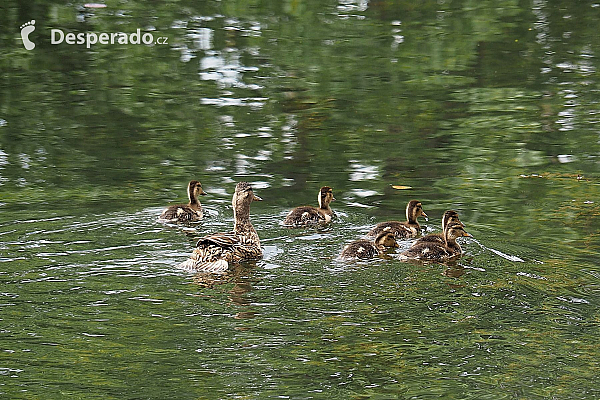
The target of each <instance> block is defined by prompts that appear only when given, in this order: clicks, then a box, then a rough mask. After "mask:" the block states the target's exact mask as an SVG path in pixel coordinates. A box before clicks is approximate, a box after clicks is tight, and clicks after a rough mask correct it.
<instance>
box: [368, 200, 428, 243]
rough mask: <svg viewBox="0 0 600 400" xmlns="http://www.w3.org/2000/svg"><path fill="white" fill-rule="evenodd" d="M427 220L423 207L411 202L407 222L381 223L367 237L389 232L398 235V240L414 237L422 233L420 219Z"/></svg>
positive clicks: (407, 210)
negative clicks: (418, 220) (418, 219)
mask: <svg viewBox="0 0 600 400" xmlns="http://www.w3.org/2000/svg"><path fill="white" fill-rule="evenodd" d="M421 216H422V217H424V218H425V219H427V214H425V211H423V205H422V204H421V202H420V201H418V200H411V201H409V202H408V204H407V205H406V221H405V222H400V221H387V222H380V223H378V224H377V225H375V227H374V228H373V229H371V230H370V231H369V233H368V234H367V236H377V235H378V234H379V233H381V232H383V231H389V232H393V233H395V234H396V237H397V238H407V237H414V236H417V235H418V234H420V233H421V225H419V223H418V222H417V218H418V217H421Z"/></svg>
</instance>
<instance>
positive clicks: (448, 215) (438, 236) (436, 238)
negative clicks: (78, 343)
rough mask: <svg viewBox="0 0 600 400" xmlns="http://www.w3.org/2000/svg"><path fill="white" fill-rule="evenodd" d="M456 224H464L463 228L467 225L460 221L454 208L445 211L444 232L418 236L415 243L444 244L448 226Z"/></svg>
mask: <svg viewBox="0 0 600 400" xmlns="http://www.w3.org/2000/svg"><path fill="white" fill-rule="evenodd" d="M454 224H460V225H462V227H463V228H464V227H465V225H464V224H463V223H462V222H460V219H459V218H458V213H457V212H456V211H454V210H448V211H446V212H445V213H444V215H442V232H441V233H430V234H429V235H426V236H423V237H421V238H418V239H417V240H416V241H415V243H414V244H419V243H426V242H433V243H440V244H444V243H445V239H444V231H445V230H446V227H447V226H448V225H454ZM414 244H413V245H414Z"/></svg>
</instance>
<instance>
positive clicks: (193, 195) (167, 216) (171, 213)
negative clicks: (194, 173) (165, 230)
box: [158, 181, 206, 222]
mask: <svg viewBox="0 0 600 400" xmlns="http://www.w3.org/2000/svg"><path fill="white" fill-rule="evenodd" d="M187 192H188V199H189V200H190V202H189V203H188V204H176V205H173V206H169V207H167V208H166V209H165V210H164V211H163V212H162V214H160V217H158V219H160V220H163V221H165V222H193V221H198V220H199V219H201V218H202V206H201V205H200V202H199V201H198V196H205V195H206V193H205V192H204V190H202V184H201V183H200V182H198V181H190V183H188V189H187Z"/></svg>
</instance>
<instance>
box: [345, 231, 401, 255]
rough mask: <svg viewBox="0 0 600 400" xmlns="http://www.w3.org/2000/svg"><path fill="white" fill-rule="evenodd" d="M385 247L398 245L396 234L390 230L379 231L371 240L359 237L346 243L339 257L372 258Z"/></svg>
mask: <svg viewBox="0 0 600 400" xmlns="http://www.w3.org/2000/svg"><path fill="white" fill-rule="evenodd" d="M386 247H399V246H398V243H396V235H394V234H393V233H392V232H381V233H380V234H379V235H377V237H376V238H375V239H374V240H373V241H372V242H371V241H369V240H365V239H361V240H356V241H354V242H352V243H350V244H348V245H346V247H344V250H342V254H340V259H343V260H348V259H352V258H373V257H375V256H378V255H380V254H383V252H384V251H385V248H386Z"/></svg>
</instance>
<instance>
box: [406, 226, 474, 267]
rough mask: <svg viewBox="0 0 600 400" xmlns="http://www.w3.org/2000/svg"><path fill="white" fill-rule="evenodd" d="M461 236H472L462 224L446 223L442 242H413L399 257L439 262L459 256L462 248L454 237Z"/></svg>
mask: <svg viewBox="0 0 600 400" xmlns="http://www.w3.org/2000/svg"><path fill="white" fill-rule="evenodd" d="M463 236H466V237H473V235H471V234H470V233H467V232H466V231H465V228H463V225H462V224H453V225H448V226H447V227H446V230H445V231H444V244H441V243H438V242H422V243H415V244H414V245H413V246H412V247H410V248H409V249H408V250H406V251H404V252H402V253H401V254H400V259H403V260H409V259H410V260H423V261H438V262H440V261H446V260H448V259H451V258H454V257H457V256H460V255H461V254H462V249H461V247H460V245H459V244H458V243H457V242H456V238H459V237H463Z"/></svg>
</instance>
